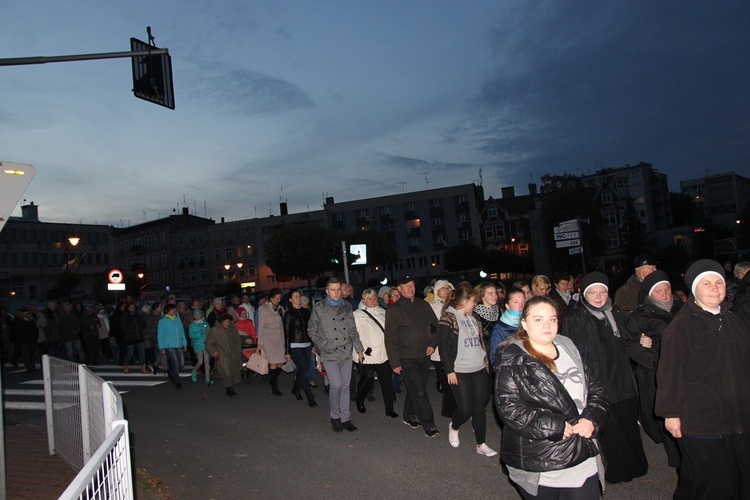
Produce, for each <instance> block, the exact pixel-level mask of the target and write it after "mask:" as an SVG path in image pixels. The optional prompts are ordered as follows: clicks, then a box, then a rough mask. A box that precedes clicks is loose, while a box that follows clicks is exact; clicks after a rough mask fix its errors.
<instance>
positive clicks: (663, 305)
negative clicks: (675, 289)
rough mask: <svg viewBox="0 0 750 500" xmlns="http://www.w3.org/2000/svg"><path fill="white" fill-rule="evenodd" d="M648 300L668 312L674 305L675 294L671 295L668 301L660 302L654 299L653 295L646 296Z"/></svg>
mask: <svg viewBox="0 0 750 500" xmlns="http://www.w3.org/2000/svg"><path fill="white" fill-rule="evenodd" d="M646 300H648V302H649V303H650V304H653V305H654V306H656V307H658V308H659V309H661V310H663V311H667V312H668V313H671V312H672V306H673V305H674V295H672V296H671V297H669V301H668V302H660V301H658V300H656V299H654V298H653V297H651V296H650V295H649V296H648V297H646Z"/></svg>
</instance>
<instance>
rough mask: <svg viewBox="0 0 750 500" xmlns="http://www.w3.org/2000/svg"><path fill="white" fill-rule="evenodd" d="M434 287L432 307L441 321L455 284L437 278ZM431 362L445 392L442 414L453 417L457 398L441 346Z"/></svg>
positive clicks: (437, 348)
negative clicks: (451, 386)
mask: <svg viewBox="0 0 750 500" xmlns="http://www.w3.org/2000/svg"><path fill="white" fill-rule="evenodd" d="M432 288H433V289H434V296H435V297H434V298H433V299H432V302H430V307H432V311H433V312H434V313H435V317H437V319H438V321H440V317H441V316H442V315H443V310H445V308H446V307H448V301H449V300H450V298H451V293H453V285H452V284H451V282H450V281H446V280H437V281H436V282H435V283H434V285H433V286H432ZM430 363H432V367H433V368H435V375H436V376H437V382H436V385H437V388H438V391H439V392H441V393H442V394H443V398H442V399H443V402H442V406H441V409H440V414H441V415H442V416H444V417H448V418H451V417H452V416H453V412H454V411H456V399H455V398H454V397H453V392H452V391H451V388H450V384H448V377H447V376H446V375H445V370H443V363H442V361H440V347H436V348H435V352H433V353H432V354H431V355H430Z"/></svg>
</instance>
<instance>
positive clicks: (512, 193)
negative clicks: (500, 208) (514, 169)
mask: <svg viewBox="0 0 750 500" xmlns="http://www.w3.org/2000/svg"><path fill="white" fill-rule="evenodd" d="M500 191H501V193H502V195H503V199H504V200H505V199H508V198H515V197H516V189H515V188H514V187H513V186H510V187H504V188H502V189H501V190H500Z"/></svg>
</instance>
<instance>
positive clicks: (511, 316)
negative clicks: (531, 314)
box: [487, 288, 526, 366]
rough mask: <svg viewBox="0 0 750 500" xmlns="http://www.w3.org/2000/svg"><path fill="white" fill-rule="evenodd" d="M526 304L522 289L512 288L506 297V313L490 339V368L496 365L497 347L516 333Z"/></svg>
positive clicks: (496, 324) (501, 317)
mask: <svg viewBox="0 0 750 500" xmlns="http://www.w3.org/2000/svg"><path fill="white" fill-rule="evenodd" d="M525 304H526V294H525V293H524V291H523V290H521V289H520V288H511V290H510V291H509V292H508V294H507V295H506V296H505V311H504V312H503V314H502V316H500V319H499V320H498V322H497V323H495V328H494V329H493V330H492V337H490V348H489V352H488V353H487V355H488V357H489V358H490V366H492V365H494V363H495V354H497V346H498V345H500V344H501V343H502V342H503V341H504V340H505V339H507V338H508V337H510V336H511V335H513V334H514V333H516V330H517V329H518V325H519V324H520V322H521V315H522V314H523V306H524V305H525Z"/></svg>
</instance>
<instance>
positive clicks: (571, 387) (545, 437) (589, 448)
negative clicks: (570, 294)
mask: <svg viewBox="0 0 750 500" xmlns="http://www.w3.org/2000/svg"><path fill="white" fill-rule="evenodd" d="M557 315H558V312H557V308H556V306H555V303H554V301H552V299H550V298H549V297H545V296H539V297H534V298H532V299H530V300H529V301H528V302H526V306H525V307H524V311H523V316H522V318H521V324H520V326H519V328H518V331H517V333H515V334H514V335H513V336H512V337H511V338H510V339H508V341H507V342H506V344H505V349H504V350H503V351H502V353H501V354H500V355H498V356H497V357H496V358H495V367H494V368H495V373H496V375H495V406H496V408H497V411H498V414H499V415H500V418H501V420H502V421H503V423H504V424H505V425H504V428H503V442H502V446H501V456H502V460H503V462H504V463H505V464H506V465H507V467H508V471H509V474H510V479H511V480H512V481H513V482H514V483H515V484H516V485H517V486H518V488H519V492H520V493H521V495H522V496H523V497H524V498H560V495H561V494H562V493H564V491H563V490H568V491H566V492H567V493H572V495H569V497H570V498H581V499H595V498H599V493H600V489H599V483H600V482H601V476H602V469H603V467H602V461H601V458H600V456H599V449H598V446H597V443H596V439H595V438H596V437H597V436H598V435H600V433H601V431H602V428H603V426H604V422H605V420H606V415H607V411H608V408H609V405H608V402H607V397H606V394H605V390H604V385H603V384H602V382H601V381H600V380H599V379H598V378H597V377H595V376H594V375H593V374H592V373H591V369H590V365H589V363H588V358H587V357H586V355H585V352H583V351H579V349H578V348H577V347H576V345H575V344H574V343H573V341H571V340H570V339H568V338H566V337H563V336H558V335H557V330H558V317H557ZM570 490H577V491H575V492H571V491H570ZM566 498H567V497H566Z"/></svg>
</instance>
